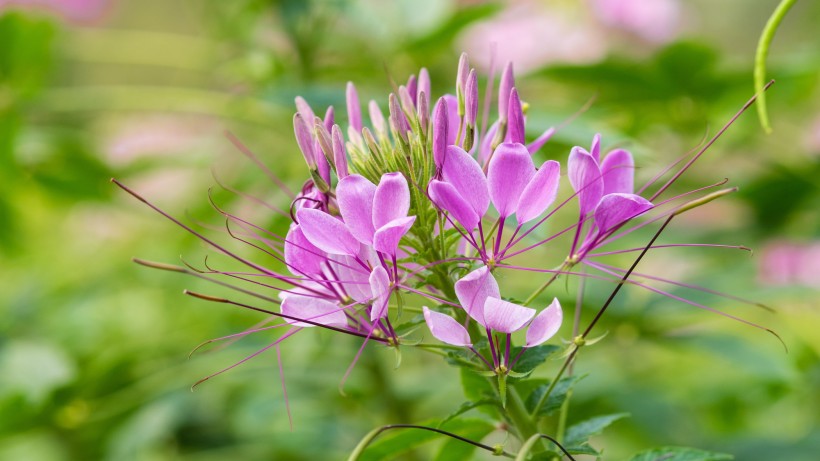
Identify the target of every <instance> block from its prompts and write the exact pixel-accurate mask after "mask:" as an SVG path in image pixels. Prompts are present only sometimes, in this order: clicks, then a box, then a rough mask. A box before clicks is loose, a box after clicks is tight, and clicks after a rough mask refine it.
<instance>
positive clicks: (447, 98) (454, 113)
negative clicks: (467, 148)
mask: <svg viewBox="0 0 820 461" xmlns="http://www.w3.org/2000/svg"><path fill="white" fill-rule="evenodd" d="M442 99H444V102H446V103H447V116H448V117H449V118H448V120H447V128H448V131H447V145H448V146H452V145H455V143H456V138H457V137H458V128H459V127H460V126H461V118H460V117H459V116H458V98H456V97H455V96H453V95H451V94H445V95H444V96H442Z"/></svg>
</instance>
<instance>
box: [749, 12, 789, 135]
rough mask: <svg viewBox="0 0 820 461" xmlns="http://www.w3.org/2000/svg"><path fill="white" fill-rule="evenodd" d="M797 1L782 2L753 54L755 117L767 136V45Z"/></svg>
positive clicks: (768, 127) (769, 129)
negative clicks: (755, 99)
mask: <svg viewBox="0 0 820 461" xmlns="http://www.w3.org/2000/svg"><path fill="white" fill-rule="evenodd" d="M795 3H797V0H782V1H781V2H780V4H779V5H777V8H775V10H774V13H772V16H771V17H770V18H769V20H768V21H767V22H766V26H765V27H764V28H763V32H762V33H761V35H760V40H759V41H758V42H757V52H756V53H755V70H754V84H755V93H757V95H758V97H757V98H758V99H757V116H758V118H759V119H760V125H761V126H762V127H763V130H764V131H765V132H766V133H767V134H768V133H771V132H772V126H771V124H770V123H769V114H768V112H767V111H766V93H764V91H763V90H764V88H763V86H764V82H765V80H766V57H767V56H768V55H769V45H770V44H771V43H772V40H773V39H774V34H775V32H776V31H777V28H778V27H779V26H780V22H781V21H783V18H784V17H785V16H786V13H788V11H789V10H790V9H791V7H792V6H794V4H795Z"/></svg>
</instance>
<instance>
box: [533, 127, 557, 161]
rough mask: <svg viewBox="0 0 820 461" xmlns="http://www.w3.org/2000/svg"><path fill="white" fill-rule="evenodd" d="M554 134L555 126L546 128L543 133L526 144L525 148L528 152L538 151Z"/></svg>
mask: <svg viewBox="0 0 820 461" xmlns="http://www.w3.org/2000/svg"><path fill="white" fill-rule="evenodd" d="M554 134H555V127H550V128H547V131H544V132H543V133H541V136H539V137H537V138H535V141H533V142H531V143H529V144H527V150H528V151H529V152H530V154H534V153H536V152H538V149H540V148H541V147H543V146H544V144H546V143H547V141H549V140H550V138H552V136H553V135H554Z"/></svg>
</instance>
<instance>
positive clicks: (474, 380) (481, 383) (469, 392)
mask: <svg viewBox="0 0 820 461" xmlns="http://www.w3.org/2000/svg"><path fill="white" fill-rule="evenodd" d="M461 387H462V388H463V390H464V396H465V397H467V398H468V399H469V400H472V401H474V402H478V401H480V400H486V399H487V398H493V399H494V398H495V390H494V389H493V386H492V385H491V384H490V382H489V380H488V379H487V378H484V377H482V376H481V375H479V374H478V373H476V372H474V371H472V370H468V369H466V368H462V369H461Z"/></svg>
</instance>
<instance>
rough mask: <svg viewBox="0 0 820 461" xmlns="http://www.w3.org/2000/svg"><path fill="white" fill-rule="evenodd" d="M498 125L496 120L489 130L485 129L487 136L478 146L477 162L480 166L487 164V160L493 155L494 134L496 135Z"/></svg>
mask: <svg viewBox="0 0 820 461" xmlns="http://www.w3.org/2000/svg"><path fill="white" fill-rule="evenodd" d="M498 123H499V122H498V121H497V120H496V121H495V122H494V123H493V124H492V125H490V128H489V129H487V134H485V135H484V137H483V138H482V139H481V145H480V146H478V161H479V162H480V163H481V164H482V165H484V164H485V163H487V159H489V158H490V155H491V154H492V153H493V139H494V138H495V134H496V133H498Z"/></svg>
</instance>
